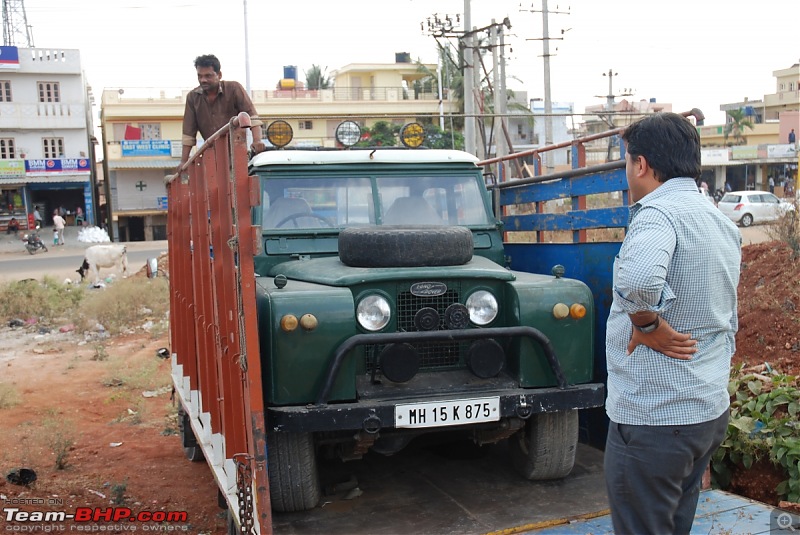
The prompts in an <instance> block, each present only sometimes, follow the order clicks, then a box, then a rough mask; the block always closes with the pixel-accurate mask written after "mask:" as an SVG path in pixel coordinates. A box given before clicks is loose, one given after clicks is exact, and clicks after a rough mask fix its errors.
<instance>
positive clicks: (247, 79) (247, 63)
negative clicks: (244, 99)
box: [242, 0, 253, 98]
mask: <svg viewBox="0 0 800 535" xmlns="http://www.w3.org/2000/svg"><path fill="white" fill-rule="evenodd" d="M242 2H243V3H244V85H245V89H246V90H247V94H248V95H249V96H250V98H252V97H253V94H252V93H251V92H250V40H249V39H248V37H247V0H242Z"/></svg>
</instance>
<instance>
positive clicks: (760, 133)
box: [698, 63, 800, 194]
mask: <svg viewBox="0 0 800 535" xmlns="http://www.w3.org/2000/svg"><path fill="white" fill-rule="evenodd" d="M772 75H773V76H774V77H775V81H774V83H775V92H774V93H769V94H765V95H764V96H763V98H761V99H750V98H745V99H743V100H742V101H740V102H730V103H726V104H722V105H720V110H721V111H724V112H726V123H725V124H723V125H708V126H701V127H699V128H698V132H699V133H700V141H701V144H702V146H703V151H702V152H703V180H704V181H705V182H706V183H707V184H709V186H710V187H711V188H712V189H721V188H724V186H725V183H726V182H727V183H728V184H729V185H730V187H731V188H732V189H734V190H745V189H751V190H752V189H756V190H768V189H769V179H770V178H772V180H773V183H774V184H775V190H776V192H777V193H778V194H782V193H783V192H784V186H785V185H787V184H788V183H792V184H794V186H795V187H794V188H793V189H794V190H797V187H796V186H797V180H798V177H797V166H798V151H797V147H798V145H797V142H796V141H795V142H794V143H790V142H789V133H790V132H791V131H792V130H794V132H795V139H796V137H797V135H798V132H800V63H795V64H794V65H792V66H791V67H789V68H787V69H779V70H776V71H773V73H772ZM733 110H741V111H742V113H743V117H744V118H745V119H747V120H748V121H749V122H750V123H751V126H748V127H743V128H741V131H740V132H739V134H740V136H739V137H738V138H737V137H736V136H734V133H733V131H732V130H731V128H733V126H732V125H733V124H734V123H733V118H732V117H731V116H730V115H728V112H730V111H733ZM726 131H727V132H728V135H727V136H726V135H725V133H726Z"/></svg>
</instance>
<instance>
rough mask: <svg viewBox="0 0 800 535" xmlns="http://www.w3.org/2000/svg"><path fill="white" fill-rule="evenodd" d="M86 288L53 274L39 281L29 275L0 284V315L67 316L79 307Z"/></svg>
mask: <svg viewBox="0 0 800 535" xmlns="http://www.w3.org/2000/svg"><path fill="white" fill-rule="evenodd" d="M85 294H86V292H85V290H84V289H83V288H82V287H80V286H72V285H67V284H62V283H60V282H56V280H55V279H53V278H52V277H44V279H43V280H42V281H38V280H35V279H28V280H22V281H16V282H9V283H6V284H4V285H2V286H0V317H4V318H7V319H12V318H21V319H27V318H43V319H53V318H56V317H61V316H69V315H70V314H72V313H74V311H75V310H79V308H80V304H81V303H82V302H83V300H84V297H85Z"/></svg>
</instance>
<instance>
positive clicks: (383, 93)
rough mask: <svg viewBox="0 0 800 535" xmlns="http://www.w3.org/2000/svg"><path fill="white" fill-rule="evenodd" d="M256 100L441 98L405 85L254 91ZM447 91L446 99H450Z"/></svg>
mask: <svg viewBox="0 0 800 535" xmlns="http://www.w3.org/2000/svg"><path fill="white" fill-rule="evenodd" d="M253 97H254V100H256V101H259V100H273V99H288V100H313V101H320V102H331V101H335V102H353V101H372V102H400V101H405V100H409V101H412V100H425V101H436V100H439V95H438V93H436V92H434V91H415V90H414V89H406V88H404V87H333V88H330V89H319V90H317V89H275V90H271V91H259V90H256V91H253ZM448 97H449V96H448V94H447V92H445V95H444V100H448Z"/></svg>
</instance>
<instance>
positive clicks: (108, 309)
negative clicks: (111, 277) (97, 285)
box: [81, 278, 169, 335]
mask: <svg viewBox="0 0 800 535" xmlns="http://www.w3.org/2000/svg"><path fill="white" fill-rule="evenodd" d="M168 310H169V282H168V281H167V280H166V279H164V278H155V279H139V278H128V279H123V280H121V281H119V282H115V283H114V284H112V285H110V286H108V287H107V288H106V289H105V290H94V291H92V292H90V296H89V298H88V299H86V301H85V303H84V305H83V307H82V311H81V313H82V316H83V320H84V324H83V325H82V327H84V328H85V327H87V326H88V325H93V324H94V323H100V324H101V325H102V326H103V327H104V328H105V330H106V331H107V332H108V333H109V334H112V335H114V334H119V333H121V332H124V331H126V330H128V329H130V328H132V327H135V326H138V325H141V324H142V323H144V322H145V321H147V320H152V319H153V318H159V319H160V318H163V317H165V315H166V313H167V311H168Z"/></svg>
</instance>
